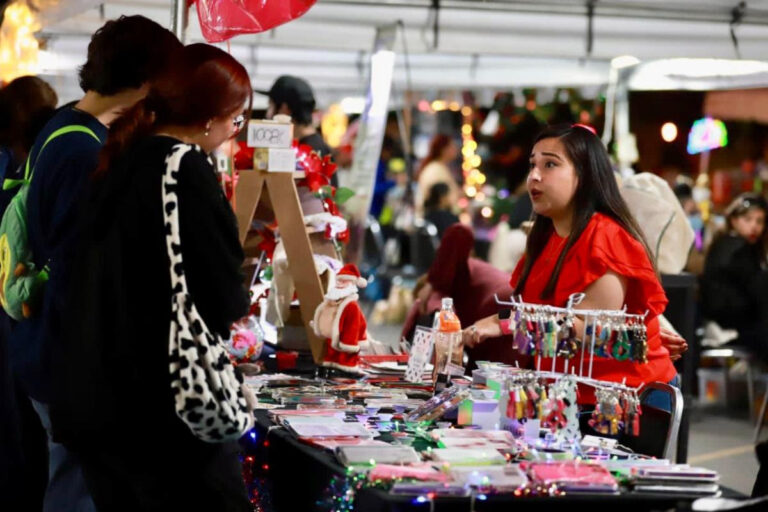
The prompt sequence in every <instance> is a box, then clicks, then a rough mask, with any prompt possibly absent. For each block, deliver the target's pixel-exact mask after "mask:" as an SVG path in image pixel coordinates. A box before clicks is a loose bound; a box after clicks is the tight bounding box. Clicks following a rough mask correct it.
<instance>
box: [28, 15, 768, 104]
mask: <svg viewBox="0 0 768 512" xmlns="http://www.w3.org/2000/svg"><path fill="white" fill-rule="evenodd" d="M432 3H433V2H432V1H431V0H413V1H397V0H394V1H392V0H383V1H382V0H379V1H373V0H319V1H318V3H317V4H316V5H315V6H314V7H312V9H311V10H310V11H309V12H308V13H307V14H305V15H304V16H303V17H302V18H300V19H297V20H294V21H292V22H290V23H288V24H286V25H283V26H281V27H278V28H277V29H275V30H271V31H269V32H266V33H262V34H255V35H243V36H238V37H235V38H233V39H232V41H231V48H232V52H233V54H235V55H236V56H237V57H238V58H239V59H240V60H241V61H242V62H243V63H244V64H245V65H246V66H247V67H248V69H249V71H250V72H251V75H252V79H253V84H254V86H255V87H256V88H257V89H264V88H268V87H269V85H270V84H271V83H272V81H273V80H274V79H275V78H276V77H277V76H279V75H281V74H295V75H299V76H303V77H304V78H306V79H307V80H309V81H310V82H311V83H312V85H313V87H314V88H315V89H316V92H317V95H318V100H319V103H320V104H321V105H326V104H328V103H330V102H332V101H339V100H340V99H341V98H343V97H346V96H358V95H360V94H362V93H363V92H364V90H365V83H366V82H365V78H366V76H365V75H366V69H367V62H368V56H369V51H370V48H371V45H372V42H373V38H374V33H375V28H376V27H377V26H379V25H383V24H388V23H394V22H397V21H401V22H402V23H403V26H404V31H403V34H404V37H401V38H399V39H398V41H397V45H396V48H395V50H396V53H397V56H398V60H397V67H396V72H395V77H394V81H395V94H396V96H397V93H398V91H399V92H402V91H403V90H405V89H406V88H407V86H408V84H409V82H408V76H407V73H406V59H405V55H406V51H405V49H406V47H407V49H408V55H409V57H410V58H409V62H410V70H411V73H410V85H411V88H412V89H413V90H417V91H424V92H428V93H429V92H433V93H434V92H437V91H441V90H442V91H444V90H449V91H458V90H464V89H472V90H477V91H481V90H485V91H491V90H499V89H512V88H518V87H526V86H552V87H554V86H592V89H593V90H597V89H596V86H599V85H602V84H605V83H607V82H608V77H609V69H610V60H611V59H612V58H614V57H616V56H619V55H632V56H635V57H637V58H638V59H640V60H641V61H647V60H653V59H659V58H667V57H710V58H712V57H717V58H728V59H731V58H735V57H736V50H735V48H734V45H733V43H732V41H731V36H730V32H729V22H730V20H731V9H732V8H733V7H734V6H735V5H736V4H737V2H736V1H735V0H612V1H611V0H600V1H598V2H596V3H595V4H594V17H593V23H592V34H593V38H592V41H593V42H592V49H591V54H590V55H589V57H588V56H587V45H588V26H589V23H588V17H587V7H586V5H585V4H586V3H588V2H580V1H569V0H540V1H534V0H529V1H525V0H522V1H501V0H499V1H481V0H475V1H472V0H441V1H440V2H439V3H440V5H441V7H440V9H439V11H438V13H437V21H438V23H437V27H438V32H437V47H436V48H435V33H434V27H435V24H434V21H435V15H436V13H435V10H434V9H431V8H430V6H431V5H432ZM172 4H173V2H172V1H171V0H137V1H130V0H109V1H106V2H99V1H94V0H72V1H66V0H63V1H61V2H58V3H53V7H50V8H48V9H47V10H46V9H44V11H43V22H44V28H43V31H42V35H43V37H44V38H45V39H46V40H47V43H46V52H45V53H44V54H43V59H42V68H43V69H42V71H43V73H44V74H46V75H48V76H49V77H50V78H51V79H52V81H53V82H54V84H55V85H56V87H57V89H58V90H59V93H60V95H61V97H62V100H64V101H66V100H68V99H71V98H74V97H76V96H77V95H78V94H79V90H78V88H77V82H76V79H75V75H76V68H77V66H78V65H79V64H80V63H81V62H82V61H83V60H84V58H85V51H86V46H87V43H88V39H89V37H90V34H92V33H93V32H94V31H95V30H96V29H97V28H98V27H99V26H101V24H102V23H103V22H104V20H106V19H109V18H114V17H116V16H119V15H121V14H143V15H145V16H147V17H149V18H152V19H154V20H156V21H158V22H159V23H161V24H163V25H166V26H169V27H170V26H171V21H172V14H171V13H172ZM748 4H749V5H748V9H747V11H746V13H745V14H744V17H743V21H742V23H741V24H740V25H739V26H738V27H737V28H736V29H735V30H736V34H737V36H738V40H739V50H740V54H741V56H742V58H745V59H761V58H763V55H764V52H765V49H766V48H768V1H766V0H753V1H750V2H749V3H748ZM43 5H44V6H45V5H46V4H45V3H43ZM189 20H190V22H189V28H188V32H187V36H188V37H187V40H188V41H202V36H201V33H200V28H199V26H198V22H197V16H196V14H195V12H194V10H193V11H191V12H190V16H189Z"/></svg>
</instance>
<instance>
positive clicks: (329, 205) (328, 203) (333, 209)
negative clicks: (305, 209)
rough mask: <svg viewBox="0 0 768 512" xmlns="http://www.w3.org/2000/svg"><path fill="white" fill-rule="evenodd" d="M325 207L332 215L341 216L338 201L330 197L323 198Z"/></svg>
mask: <svg viewBox="0 0 768 512" xmlns="http://www.w3.org/2000/svg"><path fill="white" fill-rule="evenodd" d="M323 207H324V208H325V211H327V212H328V213H330V214H331V215H335V216H337V217H338V216H339V207H338V206H336V203H335V202H334V201H333V199H331V198H330V197H326V198H325V199H323Z"/></svg>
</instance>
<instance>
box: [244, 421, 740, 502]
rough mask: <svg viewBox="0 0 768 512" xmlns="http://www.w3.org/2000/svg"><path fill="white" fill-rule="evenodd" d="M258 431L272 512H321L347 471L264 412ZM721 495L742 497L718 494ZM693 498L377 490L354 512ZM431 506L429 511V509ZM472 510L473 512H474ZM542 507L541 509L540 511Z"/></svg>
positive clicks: (366, 493)
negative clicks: (423, 494)
mask: <svg viewBox="0 0 768 512" xmlns="http://www.w3.org/2000/svg"><path fill="white" fill-rule="evenodd" d="M256 420H257V424H256V430H257V435H258V436H259V438H261V439H266V440H268V441H269V443H268V446H267V448H266V460H267V464H268V465H269V472H268V477H269V478H270V480H271V482H272V490H271V498H272V504H273V505H274V509H275V511H276V512H293V511H313V510H322V509H321V508H320V507H319V505H318V501H320V500H322V499H323V497H324V495H325V494H324V493H325V491H326V489H327V488H328V486H329V483H330V481H331V478H332V477H333V476H343V475H345V473H346V471H345V468H344V467H343V466H342V465H340V464H339V463H338V462H337V461H336V459H335V457H334V456H333V455H331V454H330V453H328V452H325V451H322V450H319V449H317V448H314V447H311V446H308V445H305V444H303V443H301V442H300V441H298V440H297V439H296V438H295V437H293V436H292V435H291V434H290V433H288V432H287V431H286V430H285V429H283V428H273V429H270V427H271V426H272V425H273V423H272V421H270V419H269V417H268V415H267V412H266V411H257V413H256ZM722 490H723V495H724V496H726V497H731V498H738V497H743V496H741V495H739V494H738V493H735V492H734V491H730V490H728V489H725V488H722ZM692 501H693V498H690V499H686V498H680V497H677V496H674V497H670V496H666V495H647V494H643V495H639V494H633V493H629V494H622V495H616V496H594V495H593V496H574V495H567V496H560V497H535V498H531V497H526V498H516V497H514V496H512V495H488V496H487V497H486V499H484V500H481V499H474V500H473V499H472V498H470V497H437V498H435V500H434V503H433V504H430V503H428V502H427V503H418V502H416V501H415V500H414V496H393V495H390V494H389V493H387V492H385V491H382V490H379V489H362V490H360V491H359V492H358V493H357V499H356V501H355V509H356V510H360V511H364V512H400V511H411V510H412V511H428V510H434V511H436V512H452V511H456V512H458V511H461V512H468V511H470V510H475V511H477V512H481V511H490V510H499V511H501V510H504V511H509V510H512V508H513V507H514V510H515V511H519V510H534V509H536V510H537V511H540V510H547V511H551V510H563V511H566V510H567V511H569V512H572V511H574V510H584V509H586V508H587V507H589V506H595V505H598V506H599V507H600V510H612V509H614V510H621V512H630V511H662V510H663V511H667V510H679V511H687V510H690V504H691V502H692ZM430 505H432V508H430ZM473 506H474V508H471V507H473ZM542 507H544V508H542Z"/></svg>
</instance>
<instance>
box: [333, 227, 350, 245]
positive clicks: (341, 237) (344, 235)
mask: <svg viewBox="0 0 768 512" xmlns="http://www.w3.org/2000/svg"><path fill="white" fill-rule="evenodd" d="M336 240H338V241H339V242H341V243H347V242H349V228H347V229H345V230H344V231H342V232H341V233H339V234H338V235H336Z"/></svg>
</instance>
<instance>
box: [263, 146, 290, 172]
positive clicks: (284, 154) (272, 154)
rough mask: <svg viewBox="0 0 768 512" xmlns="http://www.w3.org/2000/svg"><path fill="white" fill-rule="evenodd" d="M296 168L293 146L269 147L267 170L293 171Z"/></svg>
mask: <svg viewBox="0 0 768 512" xmlns="http://www.w3.org/2000/svg"><path fill="white" fill-rule="evenodd" d="M295 170H296V152H295V151H294V150H293V148H288V149H282V148H269V164H268V167H267V171H269V172H294V171H295Z"/></svg>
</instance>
